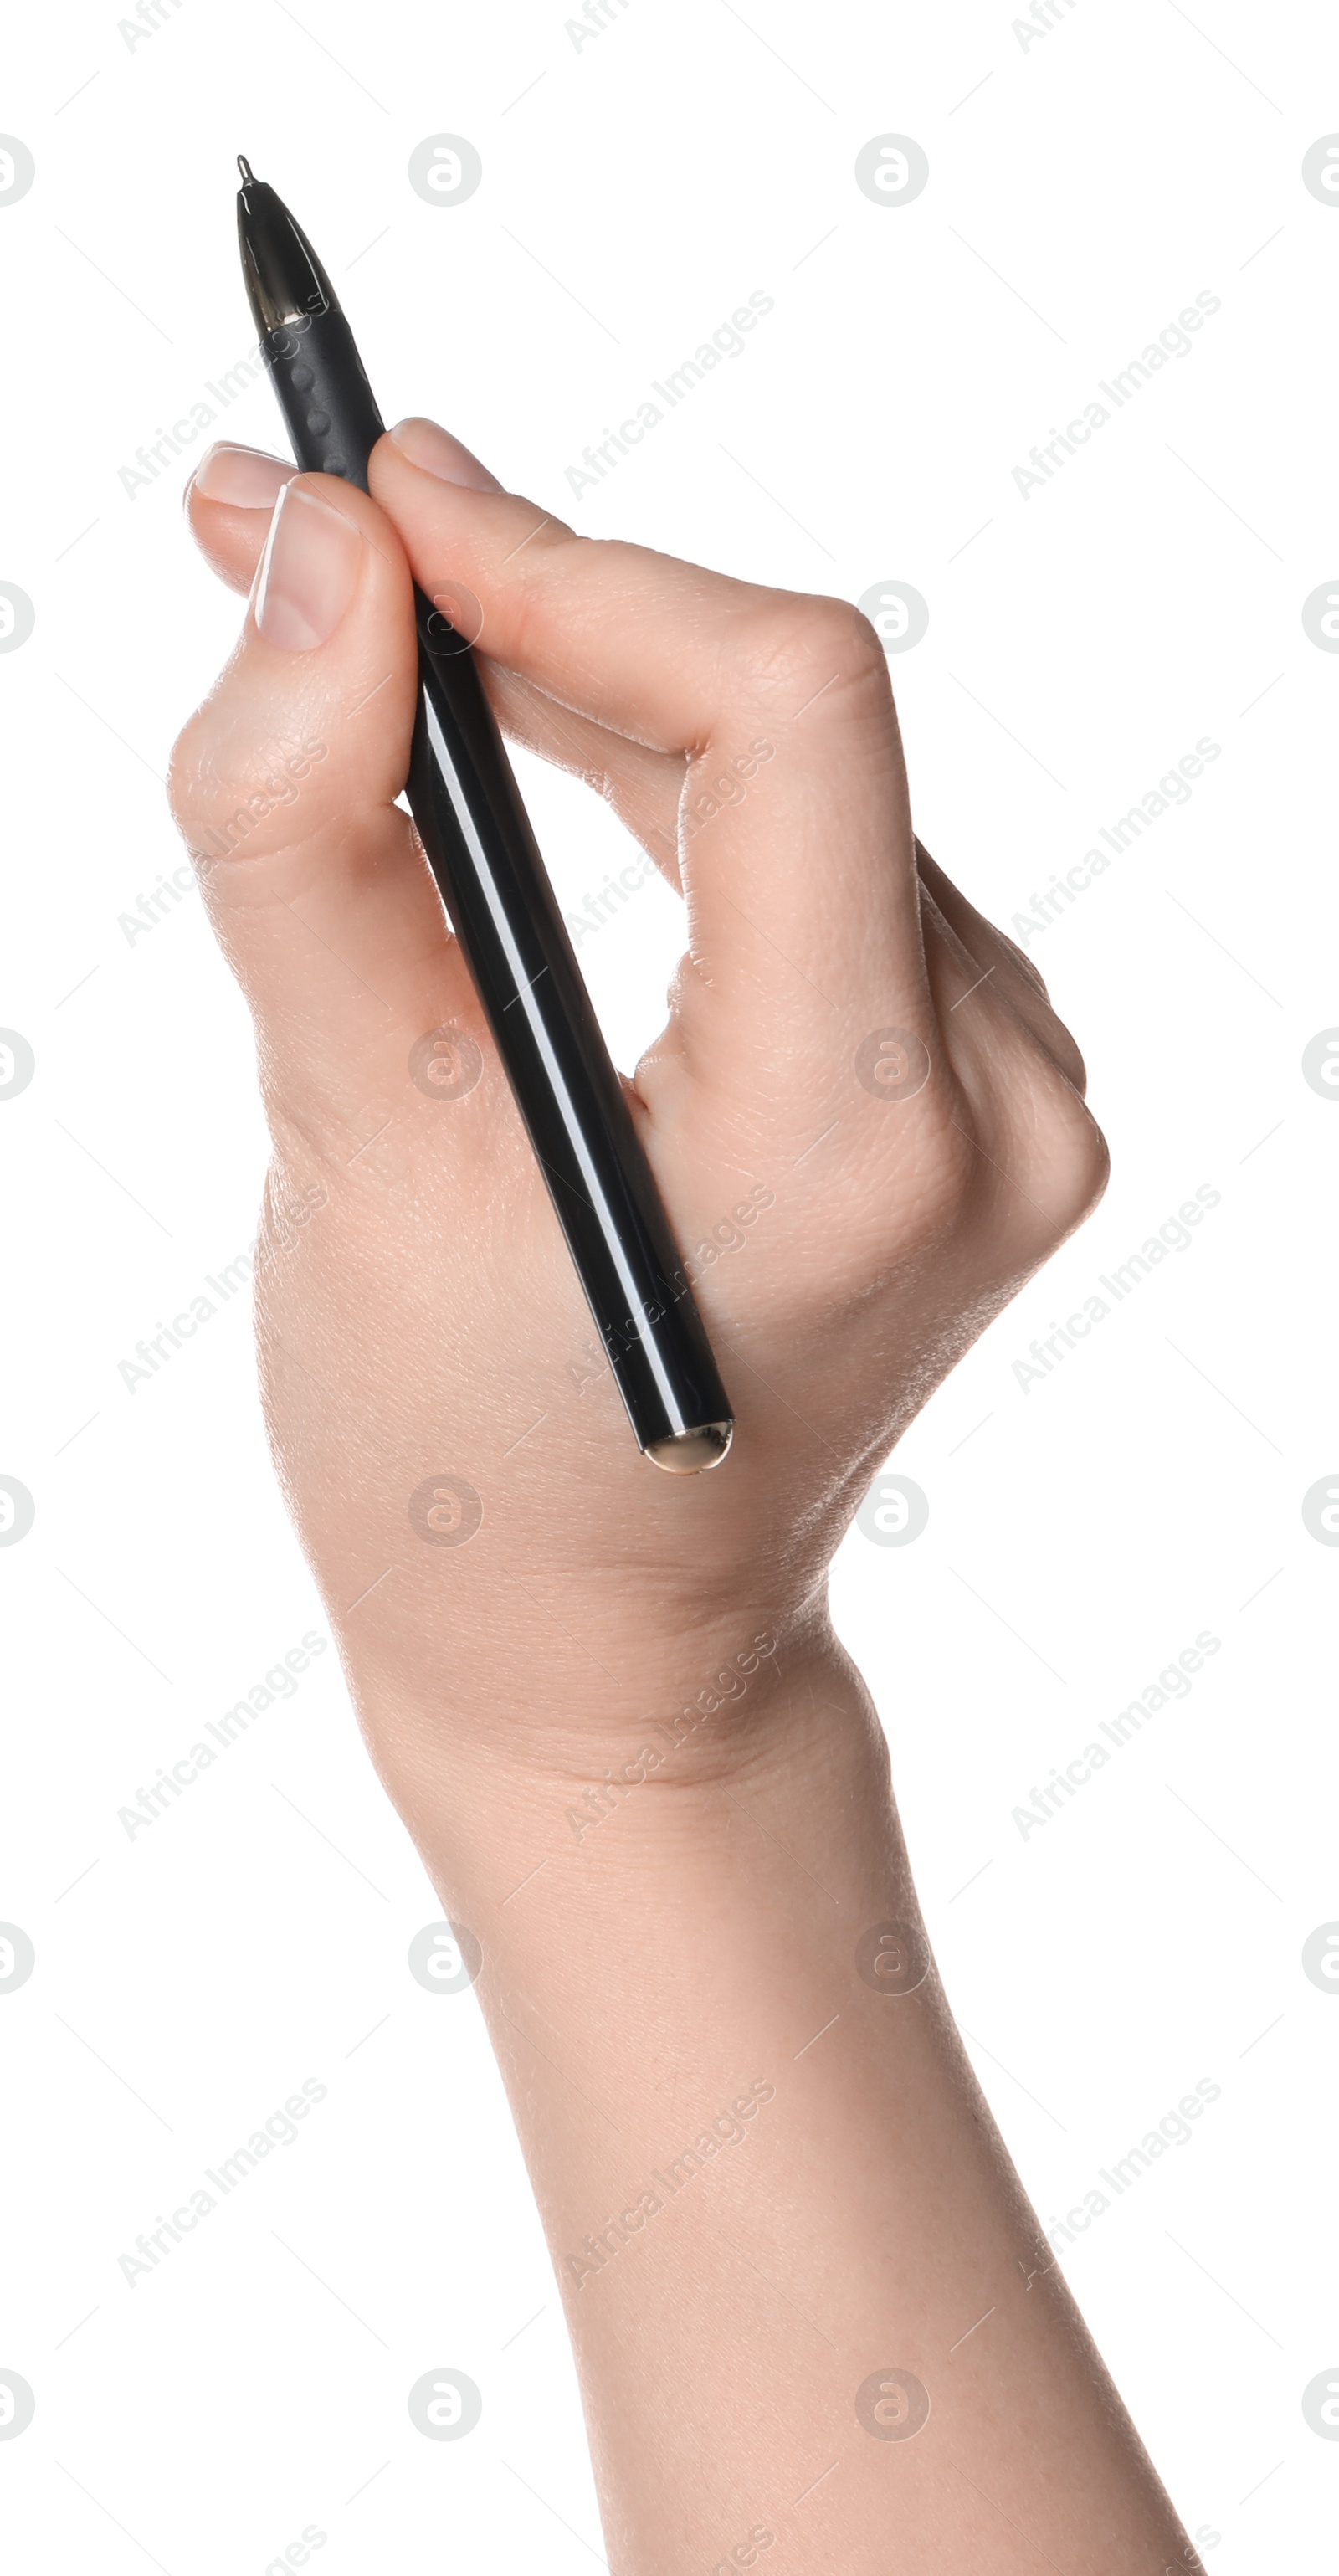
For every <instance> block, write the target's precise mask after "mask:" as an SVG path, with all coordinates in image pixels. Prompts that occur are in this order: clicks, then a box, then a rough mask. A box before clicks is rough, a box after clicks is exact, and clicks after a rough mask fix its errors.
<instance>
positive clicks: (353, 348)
mask: <svg viewBox="0 0 1339 2576" xmlns="http://www.w3.org/2000/svg"><path fill="white" fill-rule="evenodd" d="M260 354H261V357H262V358H263V359H264V362H265V364H266V366H267V367H268V369H269V371H270V379H271V382H272V384H273V386H274V390H275V393H276V395H277V396H278V401H279V408H280V410H281V411H282V413H283V416H284V420H285V423H286V425H287V429H288V435H289V439H290V441H291V443H292V448H293V454H294V455H295V457H296V458H297V461H298V464H299V465H300V467H301V469H302V471H303V473H304V474H338V475H339V476H340V478H341V480H342V481H343V482H345V483H356V484H357V486H358V488H359V490H360V491H362V492H365V491H366V490H367V460H368V458H369V456H370V455H371V453H372V450H373V448H374V447H375V446H376V443H377V440H378V439H379V438H380V437H381V435H382V433H383V431H384V429H385V426H386V424H385V422H384V420H383V419H382V417H381V414H380V412H379V411H378V409H377V406H376V402H375V400H374V399H373V394H372V388H371V386H370V385H369V383H368V381H367V377H366V374H365V373H364V370H363V362H362V359H361V358H360V357H359V355H358V348H357V343H356V342H355V340H354V336H353V333H352V331H351V330H350V329H349V326H348V323H347V322H346V321H345V318H344V316H343V314H342V313H337V312H335V311H334V310H333V309H331V308H327V310H326V311H325V312H324V313H315V314H305V313H304V314H299V315H298V316H297V318H296V319H295V320H293V321H290V322H282V323H280V324H279V326H278V327H277V329H275V330H273V331H265V332H263V333H262V335H261V341H260Z"/></svg>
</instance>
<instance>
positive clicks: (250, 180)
mask: <svg viewBox="0 0 1339 2576" xmlns="http://www.w3.org/2000/svg"><path fill="white" fill-rule="evenodd" d="M237 167H238V169H239V170H240V171H241V174H242V185H243V187H244V188H254V186H255V184H256V174H255V171H254V170H253V169H252V167H251V164H250V162H249V161H248V160H247V159H246V158H245V156H244V155H243V154H242V153H240V152H239V153H238V155H237Z"/></svg>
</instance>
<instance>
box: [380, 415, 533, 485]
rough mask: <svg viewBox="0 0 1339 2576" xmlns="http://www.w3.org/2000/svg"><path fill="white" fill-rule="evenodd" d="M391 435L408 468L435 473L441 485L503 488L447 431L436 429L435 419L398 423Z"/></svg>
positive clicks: (493, 475) (459, 441)
mask: <svg viewBox="0 0 1339 2576" xmlns="http://www.w3.org/2000/svg"><path fill="white" fill-rule="evenodd" d="M390 435H391V437H392V438H393V439H394V441H395V444H396V446H397V447H398V448H399V449H400V450H401V452H402V454H403V455H405V456H407V457H408V459H409V462H410V464H411V465H421V466H422V468H423V471H424V473H425V474H435V475H437V477H438V478H439V480H440V481H441V482H443V483H468V484H469V486H470V488H471V490H472V491H475V492H501V491H503V490H504V489H505V486H504V485H503V484H501V483H499V481H498V479H497V476H496V474H490V473H489V471H488V468H487V466H486V465H481V464H480V463H479V459H478V457H477V456H471V454H470V451H469V449H468V447H466V446H464V445H463V444H462V442H461V440H460V439H458V438H453V437H452V435H451V432H450V430H449V429H439V428H438V426H437V423H436V421H435V420H422V419H417V418H415V419H410V420H397V422H396V424H395V427H394V429H393V430H392V431H391V432H390Z"/></svg>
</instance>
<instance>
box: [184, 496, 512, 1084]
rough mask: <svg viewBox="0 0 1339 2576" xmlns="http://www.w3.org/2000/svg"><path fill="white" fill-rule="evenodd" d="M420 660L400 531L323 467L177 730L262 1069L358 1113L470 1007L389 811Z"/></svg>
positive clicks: (400, 776)
mask: <svg viewBox="0 0 1339 2576" xmlns="http://www.w3.org/2000/svg"><path fill="white" fill-rule="evenodd" d="M416 668H417V660H416V645H415V634H414V621H413V614H412V595H411V583H410V576H409V571H408V567H407V565H406V562H405V557H404V551H403V548H402V546H401V544H400V541H399V538H398V536H397V534H396V532H395V530H394V528H393V527H392V526H391V524H390V522H389V520H388V519H387V518H386V517H385V515H384V513H383V512H382V511H381V510H380V509H379V508H378V507H377V505H376V503H375V502H374V501H371V500H369V499H368V497H367V495H366V494H365V493H362V492H359V491H357V490H356V489H355V488H353V487H352V486H351V485H349V484H347V483H344V482H340V481H336V480H335V479H334V478H333V477H332V476H329V475H316V474H303V475H297V476H294V477H293V478H292V479H291V480H290V481H288V482H286V483H285V484H284V485H283V488H282V490H281V492H280V494H279V497H278V499H277V502H276V504H275V508H274V514H273V518H272V520H271V523H270V530H269V535H268V538H267V540H266V544H265V548H264V552H263V554H262V556H261V560H260V563H259V566H258V568H257V571H256V577H255V581H254V583H253V585H252V591H251V597H250V600H249V602H248V605H247V614H246V619H245V623H244V625H243V628H242V633H241V636H240V637H239V640H238V643H237V647H236V650H235V651H234V653H233V655H232V657H231V659H230V661H229V662H228V664H227V667H226V668H225V670H224V671H223V673H222V675H221V677H220V679H219V681H218V683H217V685H216V686H215V688H214V689H213V690H212V691H211V692H210V695H209V696H208V697H207V698H206V700H205V702H204V704H203V706H201V707H200V708H199V709H198V711H197V712H196V714H195V715H194V716H192V717H191V719H190V721H189V723H188V724H187V725H186V726H185V727H184V729H183V731H182V733H181V735H180V736H179V738H178V740H177V742H176V744H175V746H174V749H173V753H172V760H171V766H170V769H169V776H168V793H169V800H170V803H171V807H172V812H173V815H174V818H175V820H176V822H177V825H178V828H179V829H180V831H181V833H182V835H183V837H184V839H185V841H186V843H187V846H188V848H189V850H190V853H191V856H192V858H193V859H194V860H195V862H196V865H197V868H198V870H199V874H200V878H201V884H202V890H203V893H204V896H205V900H206V903H207V906H208V908H209V912H210V915H211V918H212V920H213V924H214V928H215V931H216V933H217V935H218V938H219V941H220V944H221V945H222V947H223V949H224V952H225V954H226V956H227V958H228V960H229V963H230V965H231V966H232V969H233V972H234V973H235V974H236V976H237V979H238V982H239V983H240V985H241V987H242V990H243V992H244V994H245V996H246V998H247V1001H248V1003H249V1004H250V1006H251V1010H252V1013H253V1015H254V1017H255V1020H256V1023H257V1030H258V1036H259V1039H260V1051H261V1058H262V1063H263V1065H264V1066H265V1068H266V1071H267V1075H269V1076H272V1077H274V1078H277V1080H278V1082H279V1084H280V1087H281V1089H282V1090H284V1091H287V1092H289V1093H293V1092H296V1094H297V1098H296V1099H295V1101H294V1104H293V1105H294V1106H295V1107H300V1108H301V1109H303V1110H304V1111H308V1112H309V1111H310V1109H311V1107H312V1106H313V1105H314V1104H313V1095H314V1096H315V1098H316V1099H320V1098H322V1097H324V1099H325V1100H326V1101H327V1103H328V1105H329V1108H330V1109H331V1111H332V1112H333V1113H334V1115H335V1117H336V1118H337V1119H340V1120H343V1121H345V1122H347V1121H348V1120H349V1118H350V1117H351V1116H354V1115H356V1112H357V1110H358V1108H359V1106H360V1105H361V1104H362V1103H363V1102H365V1101H366V1100H367V1099H368V1098H369V1096H370V1095H371V1094H373V1093H377V1094H380V1092H381V1091H382V1089H383V1088H384V1081H383V1077H384V1076H385V1075H386V1074H389V1073H390V1072H391V1071H392V1069H396V1070H398V1073H399V1074H400V1075H403V1071H404V1057H405V1052H406V1048H407V1046H408V1045H409V1044H410V1043H412V1041H413V1039H414V1038H415V1037H417V1036H419V1035H421V1034H423V1033H424V1032H426V1031H427V1030H429V1029H432V1028H434V1027H438V1026H440V1025H442V1024H443V1022H445V1021H446V1020H448V1019H450V1018H452V1017H455V1016H459V1013H460V1011H461V1010H463V1011H464V1012H465V1014H466V1016H467V1017H469V1018H472V1017H473V1016H474V1011H473V1005H472V1001H471V998H470V995H469V988H468V983H467V979H466V978H465V976H464V970H463V966H462V965H461V962H460V960H459V957H458V954H457V952H456V950H455V946H454V942H453V941H452V940H451V939H450V936H449V933H448V931H447V928H446V924H445V921H444V918H443V914H442V909H441V904H440V901H439V899H438V897H437V893H436V889H435V887H434V886H433V884H432V881H431V878H430V877H429V875H428V871H427V869H426V867H425V865H424V862H423V859H422V856H421V853H420V852H419V851H418V849H417V847H416V845H415V843H414V840H413V835H412V829H411V826H410V822H409V818H408V816H407V815H406V814H404V813H403V812H402V811H401V810H400V809H399V808H398V807H397V805H396V803H395V798H396V796H397V794H398V793H399V790H400V788H401V786H402V785H403V782H404V778H405V773H406V769H407V767H408V758H409V741H410V734H411V731H412V726H413V719H414V705H415V674H416Z"/></svg>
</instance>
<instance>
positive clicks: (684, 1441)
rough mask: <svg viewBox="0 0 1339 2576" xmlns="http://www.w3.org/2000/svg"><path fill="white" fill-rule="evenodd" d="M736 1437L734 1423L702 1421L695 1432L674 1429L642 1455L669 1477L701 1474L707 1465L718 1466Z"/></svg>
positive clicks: (653, 1442) (654, 1442) (652, 1444)
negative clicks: (666, 1437)
mask: <svg viewBox="0 0 1339 2576" xmlns="http://www.w3.org/2000/svg"><path fill="white" fill-rule="evenodd" d="M734 1436H735V1426H734V1424H733V1422H703V1423H700V1424H699V1425H698V1428H697V1429H696V1430H695V1431H672V1432H671V1433H670V1436H669V1438H668V1439H667V1440H653V1441H652V1442H651V1443H650V1446H649V1447H648V1448H646V1449H645V1450H643V1452H642V1455H643V1457H646V1458H649V1459H650V1461H651V1464H652V1466H653V1467H663V1468H664V1470H665V1473H666V1475H667V1476H700V1475H701V1474H702V1472H703V1469H704V1468H706V1467H719V1465H720V1463H721V1460H722V1459H723V1458H724V1457H725V1456H726V1454H727V1452H728V1450H729V1447H730V1443H731V1441H732V1440H733V1438H734Z"/></svg>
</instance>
